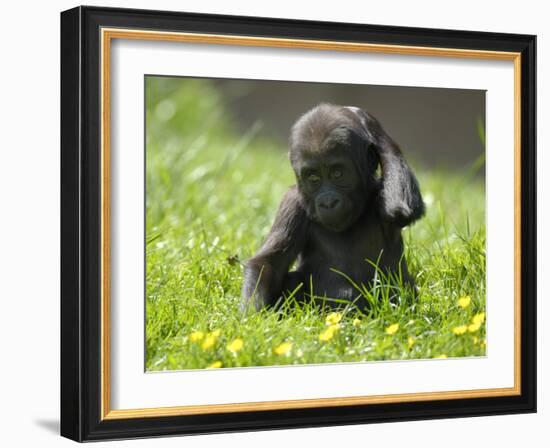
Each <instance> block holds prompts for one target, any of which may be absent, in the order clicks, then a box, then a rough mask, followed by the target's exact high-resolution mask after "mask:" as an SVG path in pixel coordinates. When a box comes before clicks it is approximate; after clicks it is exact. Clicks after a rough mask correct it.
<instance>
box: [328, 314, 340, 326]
mask: <svg viewBox="0 0 550 448" xmlns="http://www.w3.org/2000/svg"><path fill="white" fill-rule="evenodd" d="M341 320H342V313H330V314H329V315H328V316H327V318H326V320H325V323H326V324H327V325H336V324H337V323H338V322H340V321H341Z"/></svg>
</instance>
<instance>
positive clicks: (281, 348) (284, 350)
mask: <svg viewBox="0 0 550 448" xmlns="http://www.w3.org/2000/svg"><path fill="white" fill-rule="evenodd" d="M291 349H292V342H283V343H282V344H279V345H278V346H277V347H275V348H274V349H273V351H274V352H275V353H276V354H277V355H286V354H288V353H289V352H290V350H291Z"/></svg>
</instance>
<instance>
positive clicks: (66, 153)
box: [61, 7, 536, 441]
mask: <svg viewBox="0 0 550 448" xmlns="http://www.w3.org/2000/svg"><path fill="white" fill-rule="evenodd" d="M101 27H112V28H116V27H120V28H130V29H145V30H161V31H185V32H197V33H210V34H234V35H247V36H259V37H278V38H295V39H313V40H331V41H343V42H366V43H381V44H395V45H415V46H426V47H440V48H462V49H478V50H494V51H511V52H521V56H522V59H521V61H522V62H521V210H522V216H521V229H522V232H521V297H522V300H521V391H522V393H521V395H518V396H509V397H491V398H473V399H458V400H438V401H426V402H414V403H392V404H369V405H354V406H341V407H323V408H313V409H290V410H277V411H253V412H238V413H225V414H223V413H216V414H207V415H192V416H176V417H153V418H139V419H123V420H103V421H101V419H100V400H101V389H100V384H101V382H100V379H101V376H100V367H101V364H100V359H101V358H100V356H101V346H100V330H101V321H100V309H101V284H100V278H101V276H100V272H101V271H100V267H101V265H100V263H101V252H100V228H101V227H100V226H101V221H100V217H101V216H100V211H101V203H100V197H101V196H100V194H101V190H100V187H101V185H100V168H101V166H100V152H101V151H100V132H101V129H100V104H101V103H100V101H101V87H100V86H101V84H100V69H101V67H100V62H101V61H100V28H101ZM535 58H536V36H531V35H518V34H503V33H487V32H472V31H456V30H437V29H423V28H406V27H392V26H381V25H360V24H350V23H334V22H313V21H302V20H283V19H270V18H257V17H239V16H222V15H206V14H194V13H180V12H167V11H145V10H134V9H114V8H98V7H77V8H74V9H71V10H68V11H65V12H62V13H61V435H62V436H65V437H68V438H70V439H73V440H76V441H91V440H103V439H120V438H140V437H153V436H162V435H183V434H200V433H213V432H232V431H250V430H262V429H264V430H265V429H280V428H298V427H314V426H331V425H342V424H360V423H374V422H388V421H402V420H419V419H434V418H450V417H466V416H480V415H498V414H511V413H528V412H536V152H535V139H536V115H535V113H536V98H535V91H536V79H535V78H536V63H535Z"/></svg>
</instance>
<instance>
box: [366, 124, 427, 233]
mask: <svg viewBox="0 0 550 448" xmlns="http://www.w3.org/2000/svg"><path fill="white" fill-rule="evenodd" d="M376 146H377V149H378V157H379V159H380V167H381V171H382V189H381V191H380V198H379V199H380V212H381V215H382V217H383V218H384V219H386V220H387V221H389V222H392V223H394V224H395V225H397V226H399V227H405V226H407V225H409V224H411V223H412V222H414V221H416V220H417V219H419V218H421V217H422V215H423V214H424V202H423V201H422V195H421V194H420V188H419V186H418V181H417V180H416V177H415V175H414V173H413V172H412V170H411V168H410V167H409V165H408V164H407V161H406V160H405V158H404V157H403V155H402V154H401V151H400V149H399V147H398V146H397V144H396V143H395V142H394V141H393V140H392V139H391V138H390V137H389V136H388V135H387V134H386V133H384V132H383V133H382V134H381V135H379V136H378V143H377V145H376Z"/></svg>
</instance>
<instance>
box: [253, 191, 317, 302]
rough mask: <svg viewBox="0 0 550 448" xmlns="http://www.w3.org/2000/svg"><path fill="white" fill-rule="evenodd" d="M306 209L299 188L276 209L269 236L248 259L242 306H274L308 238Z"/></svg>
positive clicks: (287, 195) (289, 194) (290, 193)
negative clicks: (302, 203)
mask: <svg viewBox="0 0 550 448" xmlns="http://www.w3.org/2000/svg"><path fill="white" fill-rule="evenodd" d="M308 222H309V220H308V218H307V216H306V212H305V210H304V209H303V207H302V205H301V204H300V196H299V192H298V190H297V188H296V187H295V186H294V187H292V188H290V189H289V190H288V191H287V193H286V194H285V196H284V197H283V200H282V201H281V204H280V206H279V210H278V212H277V216H276V217H275V222H274V223H273V226H272V227H271V230H270V232H269V235H268V236H267V238H266V240H265V242H264V244H263V245H262V247H261V248H260V250H259V251H258V253H257V254H256V255H255V256H254V257H252V258H251V259H249V260H248V261H247V263H246V265H245V269H244V282H243V288H242V308H243V309H246V308H248V306H249V305H251V304H253V305H254V306H255V308H256V309H260V308H263V307H264V306H266V305H273V304H274V303H275V301H276V300H277V299H278V298H279V297H280V296H281V292H282V291H281V289H282V287H283V283H284V280H285V276H286V275H287V274H288V270H289V267H290V265H291V264H292V263H293V262H294V260H295V259H296V257H297V256H298V254H299V253H300V251H301V250H302V247H303V245H304V243H305V239H306V231H307V225H308Z"/></svg>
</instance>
